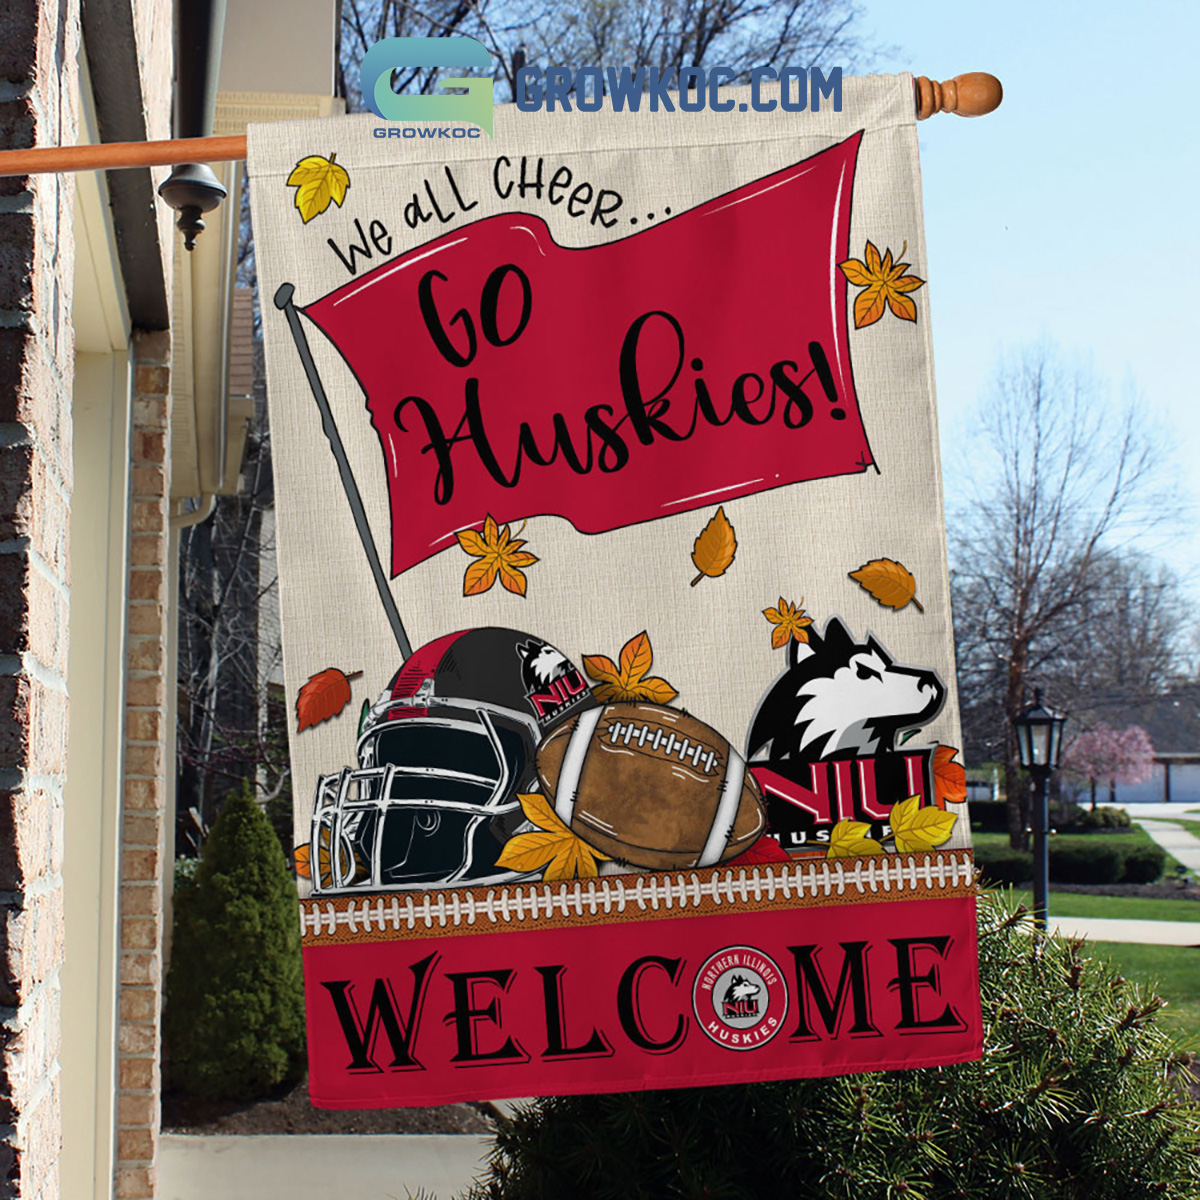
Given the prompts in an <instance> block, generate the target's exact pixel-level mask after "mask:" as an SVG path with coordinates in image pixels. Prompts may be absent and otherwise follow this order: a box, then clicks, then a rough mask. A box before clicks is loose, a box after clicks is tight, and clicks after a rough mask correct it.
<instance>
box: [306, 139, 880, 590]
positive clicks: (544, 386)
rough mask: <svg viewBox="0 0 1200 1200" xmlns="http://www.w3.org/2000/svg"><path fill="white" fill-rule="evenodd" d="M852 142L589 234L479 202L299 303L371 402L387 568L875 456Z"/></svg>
mask: <svg viewBox="0 0 1200 1200" xmlns="http://www.w3.org/2000/svg"><path fill="white" fill-rule="evenodd" d="M860 137H861V135H859V134H856V135H855V136H853V137H851V138H848V139H847V140H846V141H844V142H841V143H839V144H838V145H835V146H832V147H830V148H829V149H828V150H825V151H823V152H821V153H820V154H817V155H814V156H813V157H812V158H809V159H806V160H805V161H804V162H801V163H798V164H796V165H794V166H792V167H788V168H787V169H785V170H783V171H779V172H776V173H775V174H773V175H768V176H765V177H764V178H762V179H758V180H755V181H754V182H752V183H749V184H746V185H745V186H743V187H740V188H738V189H736V190H735V191H732V192H728V193H726V194H725V195H723V196H718V197H716V198H715V199H713V200H710V201H709V202H708V203H706V204H703V205H700V206H699V207H698V208H694V209H692V210H690V211H688V212H686V213H682V214H677V215H672V214H670V210H669V209H667V210H665V211H664V212H663V213H661V214H655V219H654V221H653V223H652V224H651V225H650V227H648V228H646V229H644V230H640V231H638V232H631V233H630V235H629V236H627V237H623V238H619V239H617V240H616V241H612V242H609V243H606V244H604V245H601V246H594V247H587V248H584V249H570V248H566V247H563V246H560V245H558V244H557V243H556V242H555V241H554V239H553V237H552V236H551V234H550V231H549V229H548V227H547V226H546V224H545V222H544V221H542V220H541V219H540V218H538V217H534V216H530V215H526V214H513V215H505V216H494V217H489V218H486V219H485V220H481V221H478V222H476V223H474V224H472V225H468V226H465V227H463V228H461V229H457V230H455V231H453V232H451V233H448V234H446V235H445V236H444V237H442V238H439V239H438V240H436V241H433V242H430V243H428V244H426V245H424V246H421V247H419V248H418V249H416V250H413V251H411V252H410V253H408V254H405V255H402V256H401V257H399V258H397V259H395V260H393V261H391V262H388V263H385V264H384V265H382V266H380V267H378V268H376V269H375V270H374V271H372V272H371V273H370V274H368V275H365V276H363V277H362V278H359V279H354V280H351V281H350V282H349V283H347V284H345V285H344V286H343V287H341V288H339V289H337V290H336V291H334V292H331V293H330V294H329V295H327V296H325V297H323V298H322V299H320V300H318V301H316V302H315V303H313V304H311V305H309V306H308V307H307V308H305V309H304V312H305V313H306V315H307V316H308V317H310V318H311V319H312V320H313V321H314V322H315V323H316V324H317V325H318V327H319V328H320V329H321V330H322V331H323V332H324V333H325V334H326V335H327V336H328V337H329V338H330V339H331V340H332V341H333V343H334V345H335V346H336V347H337V348H338V350H339V351H340V352H341V354H342V355H343V357H344V358H345V360H346V362H347V363H348V364H349V366H350V368H351V369H352V370H353V372H354V374H355V376H356V377H357V378H358V380H359V382H360V383H361V384H362V386H363V388H364V389H365V391H366V393H367V397H368V405H369V408H370V412H371V417H372V421H373V423H374V425H375V428H376V430H377V431H378V432H379V437H380V440H381V443H382V447H383V453H384V461H385V464H386V469H387V476H388V484H389V490H390V502H391V518H392V575H393V576H395V575H399V574H400V573H402V572H403V571H406V570H408V569H409V568H410V567H412V566H415V565H416V564H417V563H419V562H422V561H423V560H424V559H426V558H428V557H429V556H430V555H432V554H436V553H437V552H438V551H440V550H443V549H445V548H446V547H448V546H450V545H452V544H454V541H455V537H454V535H455V532H456V531H458V530H462V529H465V528H469V527H474V526H479V525H480V524H482V522H483V520H484V518H485V516H486V515H487V514H489V513H490V514H491V515H492V516H494V517H495V518H496V520H497V521H499V522H500V523H502V524H503V523H506V522H509V521H514V520H520V519H522V518H524V517H529V516H536V515H541V514H553V515H558V516H562V517H565V518H566V519H567V520H569V521H570V522H571V523H572V525H574V527H575V528H576V529H578V530H580V531H582V532H585V533H601V532H605V531H607V530H611V529H617V528H620V527H622V526H626V525H632V524H636V523H638V522H642V521H649V520H654V519H655V518H658V517H664V516H670V515H672V514H674V513H679V512H687V511H689V510H691V509H695V508H705V507H710V506H712V505H714V504H717V503H720V502H721V501H724V500H730V499H734V498H736V497H738V496H748V495H753V494H754V493H756V492H761V491H766V490H767V489H770V488H775V487H781V486H783V485H785V484H790V483H797V482H800V481H803V480H809V479H820V478H826V477H829V476H834V475H847V474H852V473H855V472H861V471H864V470H866V469H867V468H868V467H870V466H872V465H873V459H872V456H871V451H870V447H869V445H868V442H867V436H866V432H865V430H864V428H863V423H862V418H861V416H860V414H859V410H858V401H857V397H856V395H855V391H854V382H853V378H852V376H851V369H850V358H849V335H848V328H847V319H846V281H845V279H844V277H843V276H842V273H841V272H840V271H839V270H838V267H837V264H838V263H839V262H841V261H844V260H845V259H847V258H848V257H849V249H848V239H849V229H850V205H851V195H852V191H853V182H854V167H855V162H856V157H857V154H858V148H859V141H860ZM644 219H645V220H649V219H650V218H649V216H647V217H646V218H644Z"/></svg>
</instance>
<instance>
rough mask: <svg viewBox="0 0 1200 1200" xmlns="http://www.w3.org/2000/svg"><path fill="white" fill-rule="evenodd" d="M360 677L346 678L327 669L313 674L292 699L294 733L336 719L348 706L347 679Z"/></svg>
mask: <svg viewBox="0 0 1200 1200" xmlns="http://www.w3.org/2000/svg"><path fill="white" fill-rule="evenodd" d="M361 674H362V672H361V671H355V672H354V673H353V674H351V675H347V674H346V673H345V672H344V671H339V670H338V669H337V667H330V668H328V670H325V671H318V672H317V673H316V674H315V675H313V676H312V677H311V678H310V679H309V681H308V682H307V683H306V684H305V685H304V686H303V687H302V688H301V689H300V694H299V695H298V696H297V697H296V732H297V733H300V732H302V731H303V730H305V729H311V728H312V726H314V725H320V723H321V722H322V721H328V720H329V719H330V718H331V717H336V716H337V715H338V714H339V713H340V712H341V711H342V710H343V709H344V708H345V707H346V705H347V704H349V703H350V680H352V679H357V678H358V677H359V676H360V675H361Z"/></svg>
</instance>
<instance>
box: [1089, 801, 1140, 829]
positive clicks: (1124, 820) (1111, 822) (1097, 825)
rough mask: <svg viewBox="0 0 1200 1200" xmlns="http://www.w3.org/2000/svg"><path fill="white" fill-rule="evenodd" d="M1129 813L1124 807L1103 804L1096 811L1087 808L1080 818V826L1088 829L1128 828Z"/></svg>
mask: <svg viewBox="0 0 1200 1200" xmlns="http://www.w3.org/2000/svg"><path fill="white" fill-rule="evenodd" d="M1129 825H1130V821H1129V814H1128V813H1127V812H1126V811H1125V810H1124V809H1123V808H1110V807H1109V806H1108V805H1107V804H1101V805H1100V806H1099V808H1097V809H1096V811H1095V812H1092V811H1091V810H1090V809H1085V810H1084V814H1083V816H1082V817H1081V818H1080V820H1079V828H1080V829H1084V830H1088V829H1128V828H1129Z"/></svg>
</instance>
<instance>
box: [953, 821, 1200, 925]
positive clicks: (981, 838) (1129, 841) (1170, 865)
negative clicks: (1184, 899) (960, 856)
mask: <svg viewBox="0 0 1200 1200" xmlns="http://www.w3.org/2000/svg"><path fill="white" fill-rule="evenodd" d="M1179 823H1180V824H1181V825H1184V826H1187V825H1188V824H1190V825H1191V826H1192V828H1191V829H1190V830H1189V831H1188V832H1189V833H1194V834H1195V835H1196V836H1197V837H1200V822H1196V821H1192V822H1187V821H1180V822H1179ZM1096 838H1103V839H1104V843H1105V845H1111V846H1155V845H1157V844H1158V843H1157V842H1155V840H1154V839H1153V838H1152V837H1151V836H1150V835H1149V834H1148V833H1147V832H1146V831H1145V830H1144V829H1143V828H1141V826H1140V825H1131V826H1130V827H1129V828H1128V829H1123V830H1121V832H1120V833H1056V834H1054V835H1053V837H1052V838H1051V840H1050V845H1051V846H1052V847H1053V846H1077V845H1079V844H1080V843H1089V844H1094V843H1095V839H1096ZM971 841H972V842H973V843H974V844H975V845H976V846H1007V845H1008V834H1007V833H981V832H980V831H979V830H977V829H973V830H972V831H971ZM1031 845H1032V843H1031ZM1177 866H1179V864H1178V863H1177V862H1176V861H1175V859H1174V858H1172V857H1171V855H1169V854H1168V855H1167V857H1166V862H1165V863H1164V864H1163V878H1164V879H1172V878H1174V875H1175V868H1176V867H1177ZM1051 890H1052V891H1053V885H1052V886H1051ZM1055 911H1057V910H1055ZM1099 915H1100V914H1099V913H1077V912H1067V911H1066V910H1064V911H1062V912H1061V913H1059V916H1063V917H1084V916H1087V917H1092V916H1099ZM1109 915H1111V916H1116V915H1118V914H1115V913H1112V914H1109ZM1160 919H1162V920H1166V918H1165V917H1164V918H1160ZM1181 919H1183V918H1181Z"/></svg>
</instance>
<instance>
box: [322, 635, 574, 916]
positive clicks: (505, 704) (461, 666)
mask: <svg viewBox="0 0 1200 1200" xmlns="http://www.w3.org/2000/svg"><path fill="white" fill-rule="evenodd" d="M595 705H596V700H595V698H594V697H593V696H592V691H591V688H590V687H589V686H588V683H587V681H586V679H585V678H584V677H583V675H582V674H581V673H580V671H579V670H578V669H577V668H576V667H575V665H574V664H573V663H572V662H570V661H569V660H568V659H567V658H566V657H565V656H564V655H563V654H561V653H560V652H559V651H558V650H556V649H555V648H554V647H553V646H551V645H549V643H547V642H544V641H543V640H542V639H541V638H538V637H534V636H533V635H531V634H527V633H519V632H517V631H516V630H513V629H496V628H485V629H469V630H462V631H460V632H458V633H451V634H447V635H446V636H445V637H440V638H437V639H436V640H435V641H432V642H429V643H428V644H427V645H425V646H422V647H421V648H420V649H419V650H417V651H416V652H415V653H414V654H413V655H412V656H411V657H410V658H409V659H408V661H407V662H405V663H404V665H403V666H402V667H401V668H400V670H399V671H398V672H397V673H396V675H395V676H394V678H393V679H392V682H391V683H390V684H389V685H388V687H387V689H386V690H385V691H384V692H383V694H382V695H381V696H380V697H379V699H378V700H377V701H376V702H375V703H374V704H373V705H368V704H364V705H363V711H362V716H361V718H360V722H359V732H358V748H357V751H358V755H357V756H358V766H357V768H350V767H347V768H346V769H344V770H342V771H340V772H337V773H335V774H330V775H322V776H321V777H320V779H319V780H318V782H317V790H316V800H315V803H314V805H313V817H312V845H311V859H310V861H311V862H313V863H314V865H315V869H314V870H313V872H312V882H313V894H314V895H324V894H345V893H353V892H358V891H386V890H392V889H401V888H413V887H425V888H428V887H437V886H442V885H455V884H488V883H499V882H503V881H507V880H512V879H516V878H519V877H520V876H519V873H516V872H512V871H507V870H505V869H503V868H501V867H498V866H497V864H496V859H497V857H498V856H499V854H500V852H501V850H502V848H503V845H504V842H505V841H506V840H507V839H508V838H509V837H511V836H512V834H513V833H514V832H515V831H516V829H517V828H518V827H519V826H520V825H521V824H522V823H523V822H524V820H525V816H524V813H523V812H522V810H521V804H520V801H519V799H518V798H517V795H518V793H519V792H522V791H532V790H535V789H536V788H537V769H536V753H537V747H538V743H539V742H541V740H542V739H543V738H544V737H545V736H546V735H547V734H548V733H549V732H550V731H551V730H553V729H554V728H555V727H556V726H557V725H559V724H561V723H562V722H563V721H566V720H569V719H570V718H571V717H574V716H576V715H577V714H578V713H580V712H582V711H584V709H587V708H592V707H594V706H595Z"/></svg>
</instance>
